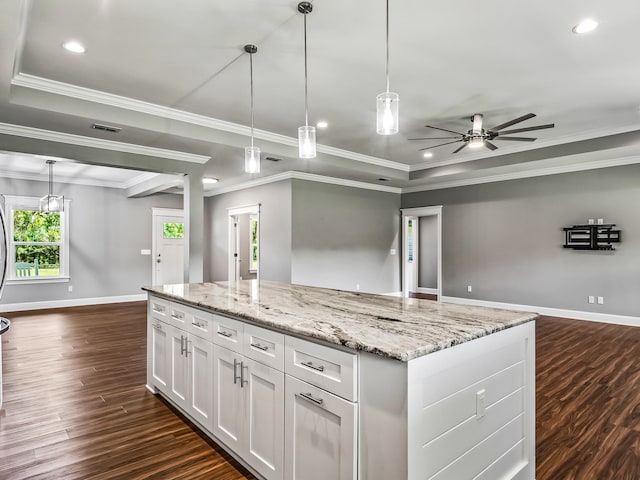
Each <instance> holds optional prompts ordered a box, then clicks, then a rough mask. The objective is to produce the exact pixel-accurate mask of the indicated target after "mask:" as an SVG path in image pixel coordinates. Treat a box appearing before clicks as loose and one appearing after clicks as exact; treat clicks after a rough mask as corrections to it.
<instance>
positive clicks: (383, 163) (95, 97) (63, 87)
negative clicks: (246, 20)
mask: <svg viewBox="0 0 640 480" xmlns="http://www.w3.org/2000/svg"><path fill="white" fill-rule="evenodd" d="M11 84H12V85H15V86H18V87H23V88H29V89H33V90H39V91H42V92H46V93H51V94H54V95H62V96H66V97H70V98H75V99H77V100H83V101H87V102H93V103H100V104H102V105H108V106H110V107H116V108H122V109H126V110H132V111H134V112H138V113H142V114H146V115H153V116H156V117H161V118H168V119H172V120H176V121H180V122H184V123H190V124H193V125H198V126H201V127H205V128H211V129H214V130H221V131H224V132H230V133H235V134H238V135H244V136H246V137H249V136H250V135H251V128H250V127H248V126H246V125H240V124H237V123H233V122H228V121H225V120H219V119H217V118H212V117H207V116H204V115H198V114H195V113H190V112H185V111H184V110H178V109H175V108H171V107H165V106H162V105H157V104H154V103H150V102H144V101H141V100H135V99H132V98H128V97H123V96H120V95H114V94H111V93H106V92H101V91H98V90H92V89H89V88H85V87H79V86H77V85H72V84H69V83H63V82H58V81H55V80H50V79H47V78H42V77H37V76H35V75H29V74H26V73H18V74H17V75H14V77H13V79H12V80H11ZM254 138H257V139H261V140H265V141H269V142H273V143H279V144H282V145H287V146H290V147H297V146H298V139H297V138H293V137H288V136H286V135H280V134H277V133H273V132H268V131H266V130H260V129H254ZM316 150H317V151H318V152H319V153H325V154H327V155H334V156H337V157H342V158H345V159H348V160H354V161H356V162H361V163H367V164H371V165H377V166H380V167H386V168H391V169H394V170H400V171H402V172H409V170H410V166H409V165H406V164H404V163H399V162H394V161H392V160H387V159H384V158H378V157H373V156H370V155H364V154H361V153H357V152H352V151H349V150H343V149H341V148H335V147H330V146H328V145H322V144H318V145H317V146H316Z"/></svg>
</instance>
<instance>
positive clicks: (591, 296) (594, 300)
mask: <svg viewBox="0 0 640 480" xmlns="http://www.w3.org/2000/svg"><path fill="white" fill-rule="evenodd" d="M589 303H596V297H594V296H593V295H589Z"/></svg>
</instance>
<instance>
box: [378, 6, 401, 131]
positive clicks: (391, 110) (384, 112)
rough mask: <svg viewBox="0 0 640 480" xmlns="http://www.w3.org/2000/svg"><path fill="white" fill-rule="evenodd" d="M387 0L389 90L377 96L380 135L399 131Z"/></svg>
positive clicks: (398, 98) (398, 101) (397, 98)
mask: <svg viewBox="0 0 640 480" xmlns="http://www.w3.org/2000/svg"><path fill="white" fill-rule="evenodd" d="M386 1H387V37H386V44H387V68H386V71H387V91H386V92H383V93H381V94H380V95H378V96H377V97H376V112H377V115H376V132H377V133H378V134H379V135H393V134H394V133H398V123H399V119H398V106H399V103H400V97H399V96H398V94H397V93H394V92H390V91H389V0H386Z"/></svg>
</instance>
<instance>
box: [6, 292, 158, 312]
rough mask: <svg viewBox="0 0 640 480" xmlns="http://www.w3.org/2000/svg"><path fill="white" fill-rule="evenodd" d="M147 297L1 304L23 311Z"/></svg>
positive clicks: (12, 310) (16, 310)
mask: <svg viewBox="0 0 640 480" xmlns="http://www.w3.org/2000/svg"><path fill="white" fill-rule="evenodd" d="M146 299H147V294H146V293H140V294H135V295H120V296H116V297H94V298H71V299H69V300H50V301H47V302H25V303H8V304H6V305H2V304H0V312H3V313H6V312H22V311H25V310H42V309H45V308H61V307H79V306H81V305H101V304H105V303H122V302H139V301H142V300H146Z"/></svg>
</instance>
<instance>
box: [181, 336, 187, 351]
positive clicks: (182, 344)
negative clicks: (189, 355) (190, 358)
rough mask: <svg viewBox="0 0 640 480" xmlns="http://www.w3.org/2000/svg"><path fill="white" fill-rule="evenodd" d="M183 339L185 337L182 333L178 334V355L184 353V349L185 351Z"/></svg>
mask: <svg viewBox="0 0 640 480" xmlns="http://www.w3.org/2000/svg"><path fill="white" fill-rule="evenodd" d="M185 340H186V339H185V338H184V337H183V336H182V335H180V355H184V351H185V348H184V343H185V342H184V341H185Z"/></svg>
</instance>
